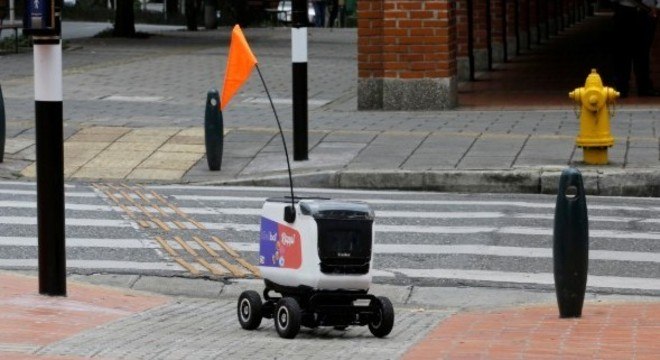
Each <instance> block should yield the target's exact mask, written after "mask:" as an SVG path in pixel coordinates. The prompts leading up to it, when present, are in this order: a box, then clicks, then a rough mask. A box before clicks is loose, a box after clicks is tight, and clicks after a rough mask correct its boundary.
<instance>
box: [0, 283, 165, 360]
mask: <svg viewBox="0 0 660 360" xmlns="http://www.w3.org/2000/svg"><path fill="white" fill-rule="evenodd" d="M167 301H168V299H167V298H165V297H160V296H151V295H141V294H139V293H136V292H133V291H132V292H130V293H129V292H128V291H122V290H114V289H109V288H103V287H99V286H91V285H83V284H78V283H72V284H68V296H67V297H47V296H41V295H38V284H37V279H36V278H34V277H27V276H20V275H14V274H8V273H0V358H2V359H31V358H38V359H58V360H63V359H77V357H48V356H44V357H41V356H37V355H33V353H34V352H35V351H37V350H38V349H40V348H42V347H44V346H47V345H50V344H54V343H56V342H58V341H61V340H64V339H66V338H69V337H71V336H74V335H77V334H80V333H83V332H84V331H86V330H90V329H93V328H95V327H98V326H100V325H103V324H107V323H110V322H113V321H116V320H119V319H122V318H126V317H129V316H131V315H133V314H136V313H139V312H142V311H146V310H147V309H151V308H154V307H158V306H161V305H164V304H166V303H167Z"/></svg>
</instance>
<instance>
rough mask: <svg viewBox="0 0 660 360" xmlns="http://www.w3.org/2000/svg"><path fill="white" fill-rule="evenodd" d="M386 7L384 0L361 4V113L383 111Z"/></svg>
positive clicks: (359, 72) (359, 13) (359, 65)
mask: <svg viewBox="0 0 660 360" xmlns="http://www.w3.org/2000/svg"><path fill="white" fill-rule="evenodd" d="M383 3H384V0H360V1H358V2H357V13H358V78H359V80H358V109H359V110H374V109H382V108H383V77H384V71H383V69H384V68H383V65H384V64H383V41H384V38H383V30H384V27H383V22H384V21H385V19H384V17H383V5H384V4H383ZM390 56H392V55H390Z"/></svg>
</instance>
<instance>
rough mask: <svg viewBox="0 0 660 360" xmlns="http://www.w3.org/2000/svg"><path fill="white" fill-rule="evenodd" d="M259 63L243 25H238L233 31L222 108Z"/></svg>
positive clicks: (223, 88) (221, 108) (221, 102)
mask: <svg viewBox="0 0 660 360" xmlns="http://www.w3.org/2000/svg"><path fill="white" fill-rule="evenodd" d="M256 64H257V58H256V57H255V56H254V54H253V53H252V50H250V46H249V45H248V43H247V40H245V36H244V35H243V31H241V27H240V26H238V25H236V26H234V30H232V32H231V44H230V45H229V56H228V57H227V69H226V70H225V84H224V86H223V87H222V100H221V101H220V110H223V109H224V108H225V106H227V104H229V101H230V100H231V98H232V97H233V96H234V94H236V92H237V91H238V89H240V87H241V86H243V83H245V82H246V81H247V79H248V78H249V77H250V74H251V73H252V69H254V66H255V65H256Z"/></svg>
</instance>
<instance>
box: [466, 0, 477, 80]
mask: <svg viewBox="0 0 660 360" xmlns="http://www.w3.org/2000/svg"><path fill="white" fill-rule="evenodd" d="M467 26H468V29H467V30H468V33H467V45H468V62H469V65H470V81H474V80H475V78H474V3H473V2H472V0H468V1H467Z"/></svg>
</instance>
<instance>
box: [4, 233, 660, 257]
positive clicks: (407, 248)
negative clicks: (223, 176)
mask: <svg viewBox="0 0 660 360" xmlns="http://www.w3.org/2000/svg"><path fill="white" fill-rule="evenodd" d="M159 239H160V241H163V242H164V243H165V244H166V245H167V246H164V245H163V244H158V243H157V242H156V241H159ZM193 240H194V241H185V244H186V246H188V247H189V248H190V249H192V250H205V251H207V252H209V253H210V254H211V255H212V256H214V257H217V256H219V255H217V253H216V252H215V251H223V250H225V249H226V247H222V246H220V245H219V244H217V243H214V242H210V243H207V242H205V241H203V240H202V239H200V238H199V237H197V236H193ZM156 241H153V240H146V239H93V238H67V239H66V246H67V247H70V248H114V249H159V248H161V247H162V248H164V249H165V250H166V251H167V250H168V248H170V247H171V248H173V249H177V250H184V249H185V248H184V247H183V245H182V244H181V241H183V240H181V241H172V242H165V241H164V240H162V239H161V238H159V237H156ZM168 243H169V245H168ZM226 245H229V247H230V248H233V249H236V250H238V251H243V252H258V251H259V244H258V243H248V242H227V243H226ZM0 246H25V247H36V246H37V239H36V238H34V237H0ZM172 251H173V250H172ZM225 251H226V250H225ZM374 253H376V254H414V255H419V254H422V255H423V254H426V255H437V254H448V255H450V254H463V255H481V256H497V257H529V258H552V249H549V248H529V247H515V246H491V245H427V244H374ZM170 255H173V256H176V255H177V254H176V253H174V254H173V253H172V252H170ZM230 255H232V254H230ZM232 256H238V255H237V254H235V253H234V254H233V255H232ZM589 259H591V260H608V261H629V262H653V263H660V253H653V252H634V251H612V250H590V251H589Z"/></svg>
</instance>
